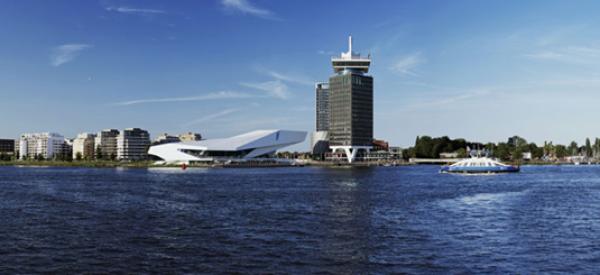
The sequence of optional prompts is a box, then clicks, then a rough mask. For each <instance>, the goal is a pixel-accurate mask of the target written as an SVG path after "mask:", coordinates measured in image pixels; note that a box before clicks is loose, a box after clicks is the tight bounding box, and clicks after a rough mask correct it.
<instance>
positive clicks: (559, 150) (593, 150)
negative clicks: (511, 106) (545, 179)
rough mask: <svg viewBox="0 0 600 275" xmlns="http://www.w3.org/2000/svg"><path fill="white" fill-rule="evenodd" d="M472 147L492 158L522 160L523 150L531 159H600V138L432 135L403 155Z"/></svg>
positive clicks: (435, 153) (436, 153)
mask: <svg viewBox="0 0 600 275" xmlns="http://www.w3.org/2000/svg"><path fill="white" fill-rule="evenodd" d="M467 148H470V149H471V150H480V152H484V153H485V154H487V155H488V156H490V157H495V158H499V159H501V160H513V161H515V160H521V159H522V158H523V154H524V153H531V158H532V159H545V160H552V159H561V158H564V157H568V156H582V157H587V158H600V139H599V138H596V139H595V140H594V143H593V144H592V142H591V140H590V139H589V138H586V140H585V143H584V144H583V145H582V146H579V145H578V144H577V142H575V141H573V142H571V143H570V144H569V145H562V144H553V143H552V142H548V141H546V142H544V144H543V145H542V146H538V145H537V144H535V143H534V142H527V140H526V139H524V138H522V137H519V136H514V137H510V138H509V139H508V141H507V142H498V143H492V142H490V143H486V144H483V143H480V142H470V141H467V140H465V139H463V138H457V139H450V138H449V137H447V136H442V137H436V138H432V137H430V136H417V139H416V140H415V145H414V146H413V147H410V148H408V149H406V150H405V151H404V154H403V156H404V158H405V159H408V158H439V157H440V154H441V153H457V157H461V158H464V157H467V156H468V155H469V152H467Z"/></svg>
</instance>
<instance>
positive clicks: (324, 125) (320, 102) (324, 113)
mask: <svg viewBox="0 0 600 275" xmlns="http://www.w3.org/2000/svg"><path fill="white" fill-rule="evenodd" d="M315 93H316V108H315V109H316V126H317V127H316V128H317V129H316V130H317V132H321V131H329V84H328V83H326V82H323V83H317V84H316V85H315Z"/></svg>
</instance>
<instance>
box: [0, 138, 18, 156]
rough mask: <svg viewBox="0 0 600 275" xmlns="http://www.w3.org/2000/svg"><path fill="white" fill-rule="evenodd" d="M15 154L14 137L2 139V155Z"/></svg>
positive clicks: (0, 150)
mask: <svg viewBox="0 0 600 275" xmlns="http://www.w3.org/2000/svg"><path fill="white" fill-rule="evenodd" d="M14 154H15V140H14V139H0V155H11V156H12V155H14Z"/></svg>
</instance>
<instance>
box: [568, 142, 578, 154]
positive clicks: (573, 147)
mask: <svg viewBox="0 0 600 275" xmlns="http://www.w3.org/2000/svg"><path fill="white" fill-rule="evenodd" d="M578 151H579V147H578V146H577V142H575V141H571V144H570V145H569V153H570V154H571V156H575V155H577V153H578Z"/></svg>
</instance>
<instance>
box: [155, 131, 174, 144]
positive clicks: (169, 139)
mask: <svg viewBox="0 0 600 275" xmlns="http://www.w3.org/2000/svg"><path fill="white" fill-rule="evenodd" d="M180 141H181V139H179V137H177V136H171V135H169V134H167V133H164V134H160V135H159V136H158V137H157V138H156V139H155V140H154V141H153V142H152V145H158V144H165V143H173V142H180Z"/></svg>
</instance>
